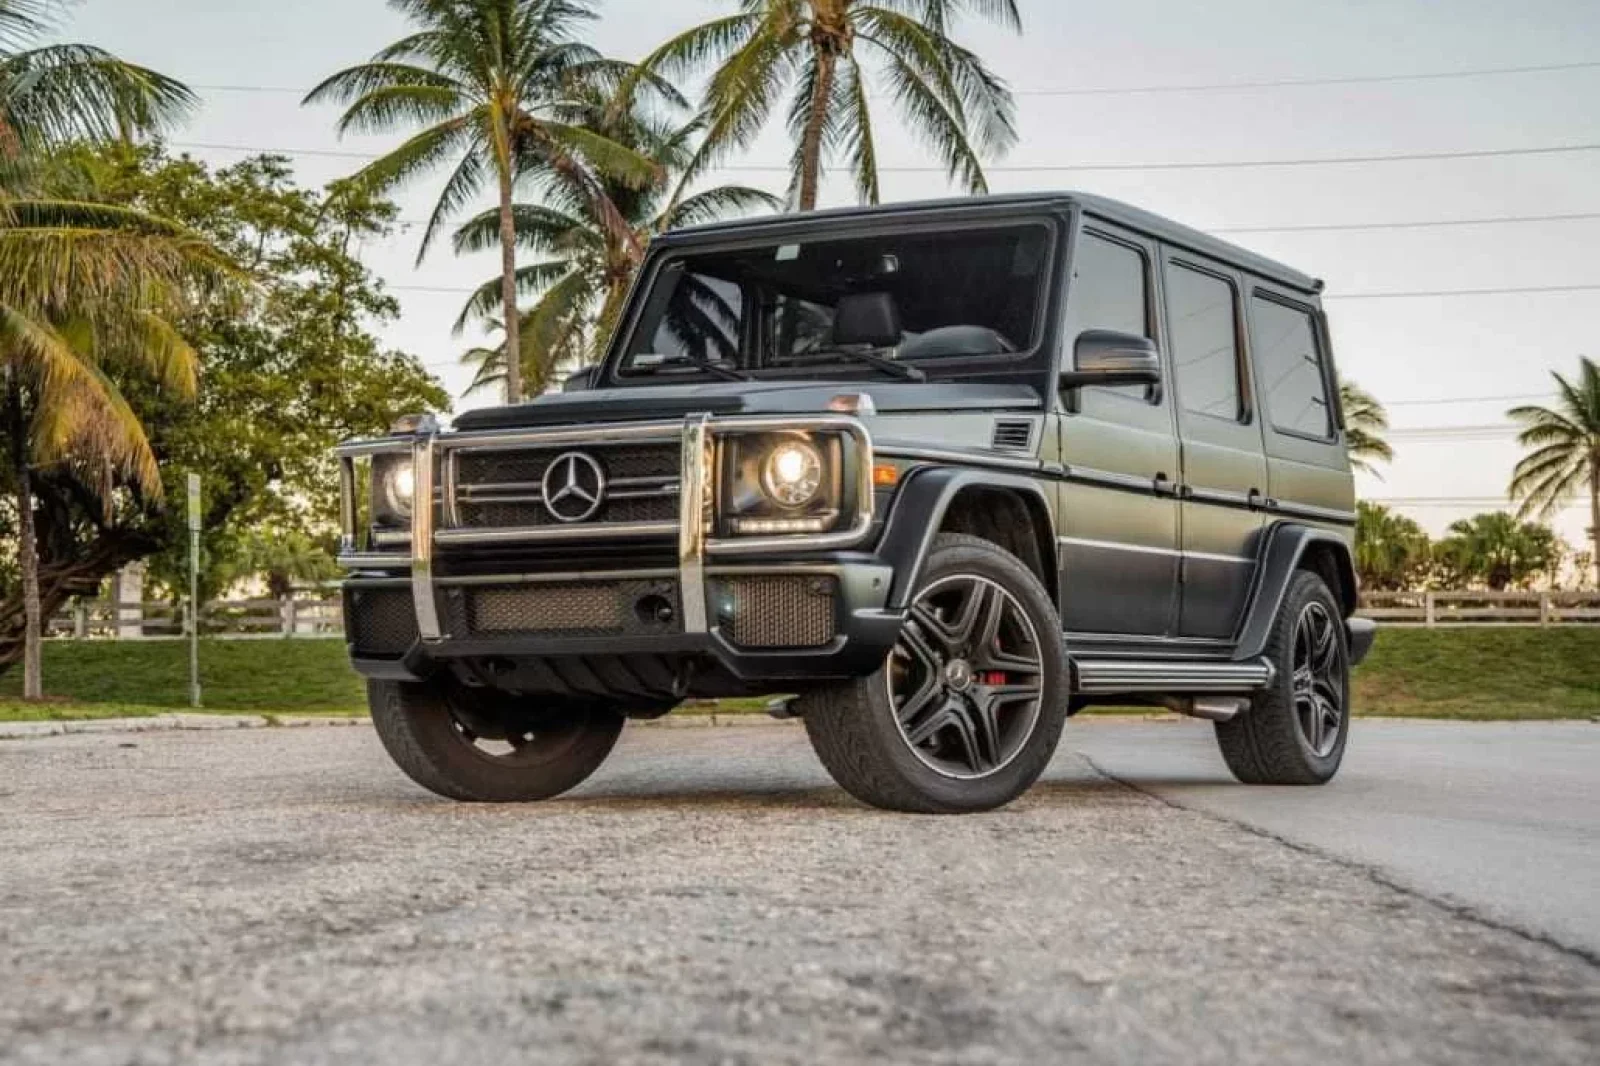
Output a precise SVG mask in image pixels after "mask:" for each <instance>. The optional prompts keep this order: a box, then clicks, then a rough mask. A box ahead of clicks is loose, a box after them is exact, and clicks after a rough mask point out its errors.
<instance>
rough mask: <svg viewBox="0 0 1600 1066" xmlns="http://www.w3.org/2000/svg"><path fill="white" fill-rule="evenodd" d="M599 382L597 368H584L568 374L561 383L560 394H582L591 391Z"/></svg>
mask: <svg viewBox="0 0 1600 1066" xmlns="http://www.w3.org/2000/svg"><path fill="white" fill-rule="evenodd" d="M599 380H600V368H599V367H598V366H586V367H584V368H583V369H582V370H580V371H578V372H577V373H575V374H568V375H567V377H566V380H564V381H562V382H561V391H562V392H584V391H586V390H588V389H592V388H594V386H595V382H597V381H599Z"/></svg>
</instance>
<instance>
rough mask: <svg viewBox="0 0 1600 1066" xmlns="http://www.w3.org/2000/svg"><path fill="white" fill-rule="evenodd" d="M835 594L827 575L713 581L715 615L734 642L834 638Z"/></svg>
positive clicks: (793, 644) (799, 642)
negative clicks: (714, 584)
mask: <svg viewBox="0 0 1600 1066" xmlns="http://www.w3.org/2000/svg"><path fill="white" fill-rule="evenodd" d="M837 599H838V585H837V583H836V582H835V581H834V579H833V578H831V577H817V576H812V575H796V576H760V577H737V578H728V579H725V580H723V581H719V582H718V583H717V587H716V610H717V619H718V622H719V623H720V625H721V627H722V631H723V633H724V634H725V635H726V636H727V638H728V639H729V640H731V641H732V642H733V643H735V644H737V645H739V646H740V647H744V648H815V647H820V646H821V645H824V644H827V643H828V642H829V641H831V640H832V639H833V638H834V634H835V633H836V631H837V626H836V623H835V619H834V604H835V601H836V600H837Z"/></svg>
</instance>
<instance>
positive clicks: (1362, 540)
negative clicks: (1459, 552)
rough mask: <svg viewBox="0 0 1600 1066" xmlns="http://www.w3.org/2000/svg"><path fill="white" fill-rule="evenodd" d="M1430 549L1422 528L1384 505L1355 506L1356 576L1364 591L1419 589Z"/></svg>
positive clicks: (1360, 504)
mask: <svg viewBox="0 0 1600 1066" xmlns="http://www.w3.org/2000/svg"><path fill="white" fill-rule="evenodd" d="M1430 549H1431V545H1430V544H1429V543H1428V534H1426V533H1424V532H1423V531H1422V527H1421V526H1419V525H1417V523H1416V522H1414V521H1412V520H1411V519H1409V518H1407V517H1406V516H1405V515H1402V514H1396V513H1395V512H1393V511H1391V510H1390V509H1389V508H1387V507H1384V506H1382V505H1381V504H1376V503H1368V502H1367V501H1366V500H1362V501H1361V502H1360V503H1358V504H1356V544H1355V556H1356V574H1357V576H1359V577H1360V578H1361V587H1362V588H1364V589H1412V588H1416V587H1417V585H1418V583H1419V582H1420V581H1421V579H1422V578H1423V577H1424V576H1425V575H1426V573H1427V569H1428V562H1429V555H1430Z"/></svg>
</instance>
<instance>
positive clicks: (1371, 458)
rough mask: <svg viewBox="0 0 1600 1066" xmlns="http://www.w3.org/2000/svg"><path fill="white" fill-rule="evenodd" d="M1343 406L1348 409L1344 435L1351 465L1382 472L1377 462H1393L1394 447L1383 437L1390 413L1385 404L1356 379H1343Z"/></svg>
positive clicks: (1341, 385)
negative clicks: (1384, 407)
mask: <svg viewBox="0 0 1600 1066" xmlns="http://www.w3.org/2000/svg"><path fill="white" fill-rule="evenodd" d="M1339 406H1340V407H1341V408H1342V409H1343V411H1344V436H1345V443H1346V447H1347V449H1348V450H1349V453H1350V465H1351V466H1353V467H1355V468H1356V469H1357V470H1365V471H1366V472H1367V473H1369V474H1372V475H1373V476H1378V471H1377V468H1376V467H1375V466H1374V464H1375V463H1379V462H1384V463H1387V462H1391V461H1392V460H1393V459H1394V449H1393V448H1392V447H1390V446H1389V442H1388V441H1386V440H1384V439H1383V433H1384V432H1385V431H1386V430H1387V429H1388V428H1389V415H1388V412H1386V411H1385V410H1384V409H1383V404H1381V403H1379V402H1378V400H1377V398H1376V397H1374V396H1373V395H1372V394H1371V393H1370V392H1368V391H1366V390H1365V389H1363V388H1362V387H1361V386H1360V385H1357V384H1356V383H1355V382H1353V381H1341V382H1339Z"/></svg>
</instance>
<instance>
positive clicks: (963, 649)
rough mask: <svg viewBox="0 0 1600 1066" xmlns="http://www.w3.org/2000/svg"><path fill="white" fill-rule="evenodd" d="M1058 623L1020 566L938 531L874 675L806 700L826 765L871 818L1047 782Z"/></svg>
mask: <svg viewBox="0 0 1600 1066" xmlns="http://www.w3.org/2000/svg"><path fill="white" fill-rule="evenodd" d="M1066 678H1067V653H1066V644H1065V640H1064V638H1063V636H1062V632H1061V623H1060V619H1059V616H1058V615H1057V614H1056V610H1055V606H1054V604H1052V603H1051V602H1050V596H1049V594H1048V593H1047V592H1046V591H1045V589H1044V586H1043V585H1041V584H1040V582H1039V579H1038V578H1037V577H1035V576H1034V574H1033V573H1032V572H1031V571H1030V570H1029V569H1028V568H1027V567H1025V566H1024V565H1023V564H1022V563H1021V561H1019V560H1018V559H1017V558H1016V557H1015V556H1013V555H1011V554H1010V553H1008V552H1006V551H1004V550H1002V549H1001V548H999V547H997V546H996V545H994V544H993V543H991V542H989V541H986V540H982V539H980V538H978V537H971V536H966V535H964V534H956V533H944V534H940V536H939V538H938V540H937V541H936V542H935V544H934V548H933V551H932V553H931V554H930V555H929V558H928V563H927V566H926V567H925V569H924V572H923V575H922V579H921V582H920V584H919V586H918V589H917V591H916V593H915V595H914V597H913V600H912V606H911V609H910V611H909V612H908V616H907V618H906V622H905V625H904V626H903V627H902V629H901V634H900V639H899V642H898V643H897V644H896V645H895V648H894V650H893V651H892V652H891V653H890V655H889V658H888V660H887V661H886V662H885V663H884V665H883V667H882V668H881V669H879V670H878V672H877V673H875V674H872V675H871V676H869V677H865V678H860V679H858V680H855V681H850V682H845V683H842V684H837V685H831V686H828V687H827V688H823V689H819V690H815V691H812V692H810V693H807V694H805V695H804V696H802V697H801V699H800V701H799V704H798V709H799V710H800V713H801V717H802V720H803V721H804V723H805V727H806V735H807V736H808V737H809V738H810V740H811V746H812V748H813V749H814V750H815V751H816V753H817V757H818V758H820V759H821V760H822V764H823V766H825V767H827V769H828V772H829V773H830V774H832V775H833V779H834V780H835V781H837V782H838V783H839V785H840V786H841V787H843V788H844V789H845V791H847V792H849V793H850V794H851V795H853V796H855V797H856V798H857V799H860V800H862V801H864V802H866V803H870V804H872V805H873V806H875V807H883V808H886V809H889V810H898V811H915V812H922V813H930V814H953V813H960V812H965V811H981V810H989V809H991V808H994V807H999V806H1001V805H1002V804H1005V803H1008V802H1010V801H1011V800H1013V799H1015V798H1016V797H1017V796H1019V795H1020V794H1021V793H1022V792H1024V791H1025V790H1026V789H1027V788H1028V787H1029V786H1030V785H1032V784H1033V783H1034V781H1036V780H1038V777H1039V775H1040V774H1041V773H1042V772H1043V771H1044V768H1045V764H1047V763H1048V762H1049V761H1050V757H1051V755H1052V754H1054V752H1055V747H1056V743H1057V741H1058V740H1059V739H1060V737H1061V727H1062V724H1063V723H1064V722H1065V721H1066V710H1067V691H1066V689H1067V684H1066Z"/></svg>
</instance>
